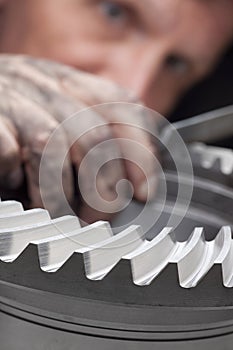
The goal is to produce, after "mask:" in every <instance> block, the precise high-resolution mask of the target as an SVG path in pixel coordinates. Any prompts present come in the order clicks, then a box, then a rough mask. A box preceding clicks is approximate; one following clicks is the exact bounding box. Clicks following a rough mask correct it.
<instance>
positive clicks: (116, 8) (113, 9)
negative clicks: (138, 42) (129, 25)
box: [99, 1, 129, 23]
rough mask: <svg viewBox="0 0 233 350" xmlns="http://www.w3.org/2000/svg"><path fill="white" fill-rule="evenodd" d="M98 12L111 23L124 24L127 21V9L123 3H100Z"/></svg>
mask: <svg viewBox="0 0 233 350" xmlns="http://www.w3.org/2000/svg"><path fill="white" fill-rule="evenodd" d="M99 6H100V10H101V11H102V14H103V15H104V16H105V18H106V19H107V20H109V21H111V22H112V23H114V22H115V23H118V22H121V23H122V22H125V21H127V19H128V14H129V13H128V12H129V11H128V8H127V6H126V5H124V4H123V3H120V2H117V1H101V2H100V4H99Z"/></svg>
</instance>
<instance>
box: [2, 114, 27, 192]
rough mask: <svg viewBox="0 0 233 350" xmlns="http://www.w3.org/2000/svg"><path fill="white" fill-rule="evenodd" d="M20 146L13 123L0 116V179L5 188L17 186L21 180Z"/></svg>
mask: <svg viewBox="0 0 233 350" xmlns="http://www.w3.org/2000/svg"><path fill="white" fill-rule="evenodd" d="M22 179H23V176H22V170H21V159H20V148H19V145H18V142H17V138H16V131H15V130H14V127H13V125H12V124H11V123H10V122H9V121H8V120H7V119H6V118H4V117H3V116H0V181H1V184H2V185H3V186H5V187H7V188H11V189H14V188H17V187H18V186H19V185H20V183H21V182H22Z"/></svg>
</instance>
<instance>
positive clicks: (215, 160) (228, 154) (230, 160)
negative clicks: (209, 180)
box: [190, 143, 233, 175]
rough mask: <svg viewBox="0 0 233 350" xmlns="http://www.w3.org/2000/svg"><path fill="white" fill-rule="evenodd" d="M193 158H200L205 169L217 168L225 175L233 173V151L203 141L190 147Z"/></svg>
mask: <svg viewBox="0 0 233 350" xmlns="http://www.w3.org/2000/svg"><path fill="white" fill-rule="evenodd" d="M190 151H191V155H192V158H193V160H194V161H195V159H198V158H199V159H198V160H200V164H201V165H202V166H203V168H205V169H212V168H213V169H216V170H219V171H221V172H222V173H223V174H225V175H230V174H232V173H233V151H232V150H230V149H224V148H219V147H213V146H211V147H209V146H206V145H205V144H202V143H195V144H193V145H192V146H191V147H190Z"/></svg>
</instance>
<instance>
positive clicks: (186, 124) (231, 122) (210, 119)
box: [162, 105, 233, 144]
mask: <svg viewBox="0 0 233 350" xmlns="http://www.w3.org/2000/svg"><path fill="white" fill-rule="evenodd" d="M177 132H178V133H179V135H180V136H181V137H182V139H183V141H184V142H185V143H186V144H187V143H191V142H210V141H217V140H221V139H223V138H227V137H231V136H232V134H233V105H231V106H227V107H223V108H220V109H217V110H215V111H210V112H207V113H204V114H201V115H199V116H195V117H192V118H188V119H185V120H182V121H179V122H177V123H174V124H172V125H168V126H167V127H165V128H164V130H162V139H163V143H164V144H166V143H168V142H169V143H172V142H173V141H174V137H176V133H177Z"/></svg>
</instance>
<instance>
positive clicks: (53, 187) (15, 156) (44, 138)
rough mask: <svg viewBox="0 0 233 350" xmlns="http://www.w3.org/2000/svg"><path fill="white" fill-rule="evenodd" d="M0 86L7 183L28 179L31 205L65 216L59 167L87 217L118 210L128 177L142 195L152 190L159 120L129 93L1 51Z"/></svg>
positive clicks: (0, 168)
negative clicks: (152, 135)
mask: <svg viewBox="0 0 233 350" xmlns="http://www.w3.org/2000/svg"><path fill="white" fill-rule="evenodd" d="M0 91H1V95H0V182H1V186H3V187H6V188H9V187H10V188H11V189H12V188H13V189H17V188H20V186H22V183H23V181H24V178H26V181H27V186H28V193H29V199H30V206H31V207H42V206H44V205H45V206H46V209H48V210H49V211H50V213H51V215H52V216H58V215H63V214H66V213H67V208H66V204H64V203H65V201H64V198H63V197H62V196H61V188H60V187H59V184H60V182H61V179H60V178H59V176H60V175H61V169H60V168H61V165H62V187H63V191H64V194H65V197H66V198H67V201H68V202H69V203H72V202H73V199H74V195H75V192H74V188H76V189H77V188H78V189H79V191H80V193H81V195H82V199H83V200H82V209H81V211H80V215H81V217H82V218H83V220H85V221H87V222H91V221H94V220H98V219H110V217H111V215H112V213H114V212H117V211H118V210H119V209H120V206H121V204H120V202H121V201H120V200H116V198H117V197H119V196H118V191H117V184H118V183H119V181H120V180H122V179H128V180H129V182H130V183H131V184H132V187H133V189H134V196H135V197H136V198H137V199H138V200H141V201H145V200H146V199H147V197H148V195H149V196H151V195H153V194H154V192H155V189H156V172H155V160H154V154H155V153H156V150H155V149H154V146H153V145H152V143H151V141H150V137H149V133H148V132H147V131H148V130H149V131H150V130H151V129H152V128H155V125H154V123H155V121H152V119H151V115H150V113H148V111H147V112H145V109H144V108H143V107H142V105H139V102H137V100H136V99H135V98H134V97H133V96H132V95H131V94H130V93H129V92H127V91H125V90H124V89H122V88H120V87H119V86H116V85H115V84H113V83H111V82H108V81H105V80H102V79H100V78H98V77H96V76H93V75H91V74H87V73H85V72H80V71H77V70H75V69H73V68H70V67H67V66H64V65H61V64H58V63H55V62H50V61H46V60H38V59H35V58H32V57H26V56H11V55H0ZM110 102H111V103H110ZM117 102H124V103H119V104H118V103H117ZM100 104H102V105H100ZM92 106H93V107H92ZM88 107H92V108H88ZM51 136H52V137H51ZM49 140H50V142H49V143H48V141H49ZM109 141H110V142H109ZM48 145H49V147H48ZM46 147H47V148H46ZM44 154H45V156H44ZM65 155H66V156H65ZM42 159H43V160H42ZM41 169H42V170H41ZM73 170H74V171H73ZM74 173H75V176H73V174H74ZM74 182H75V183H74ZM101 200H103V203H101ZM109 208H110V210H108V209H109Z"/></svg>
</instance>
